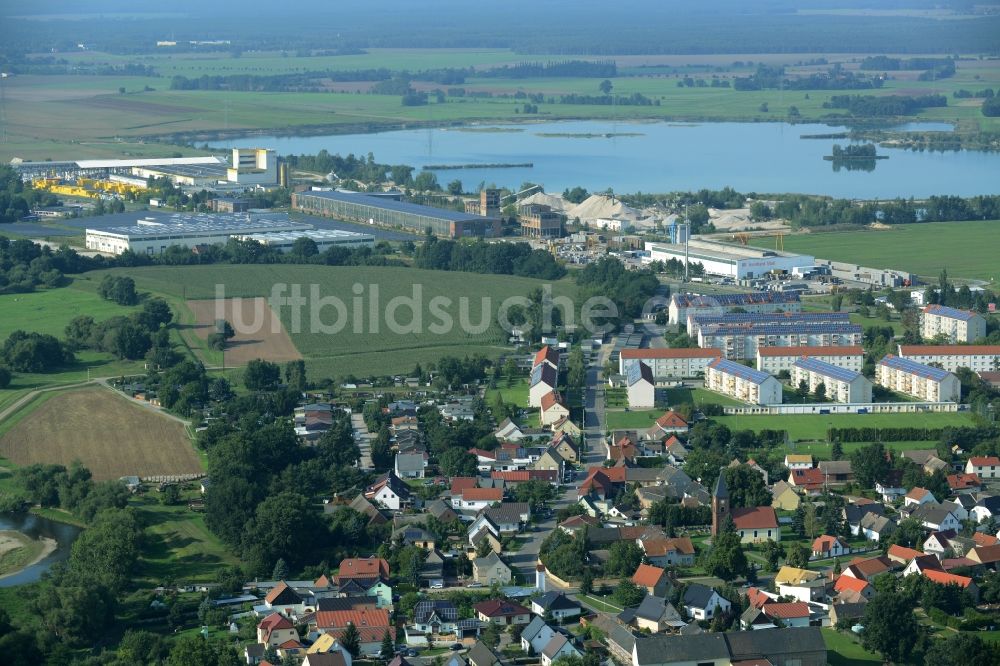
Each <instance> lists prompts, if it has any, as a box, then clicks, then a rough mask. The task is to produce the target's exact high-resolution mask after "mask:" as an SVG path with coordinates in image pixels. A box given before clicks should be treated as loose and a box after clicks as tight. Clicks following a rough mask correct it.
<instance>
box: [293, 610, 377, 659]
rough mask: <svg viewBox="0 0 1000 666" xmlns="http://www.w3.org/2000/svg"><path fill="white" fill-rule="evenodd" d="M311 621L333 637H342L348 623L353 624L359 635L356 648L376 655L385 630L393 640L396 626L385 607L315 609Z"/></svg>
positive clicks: (317, 629)
mask: <svg viewBox="0 0 1000 666" xmlns="http://www.w3.org/2000/svg"><path fill="white" fill-rule="evenodd" d="M313 623H314V624H315V626H316V631H318V632H319V633H321V634H329V635H331V636H332V637H333V638H335V639H340V638H342V637H343V635H344V632H345V631H346V630H347V627H348V625H354V627H355V629H357V631H358V635H359V644H358V649H359V652H360V654H363V655H372V656H374V655H377V654H378V653H379V652H380V651H381V649H382V638H383V637H384V636H385V634H386V632H388V633H389V637H390V638H392V639H393V640H395V636H396V627H395V626H393V625H392V623H391V622H390V621H389V611H388V610H386V609H385V608H378V609H374V610H372V609H363V610H345V611H317V612H316V614H315V615H314V616H313V619H312V621H311V623H310V624H313Z"/></svg>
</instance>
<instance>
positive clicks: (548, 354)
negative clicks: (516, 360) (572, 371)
mask: <svg viewBox="0 0 1000 666" xmlns="http://www.w3.org/2000/svg"><path fill="white" fill-rule="evenodd" d="M559 361H560V354H559V350H558V349H556V348H555V347H550V346H549V345H544V346H543V347H542V348H541V349H539V350H538V351H537V352H535V357H534V358H533V359H532V361H531V367H532V368H537V367H538V366H540V365H547V366H549V367H550V368H552V369H553V370H558V369H559Z"/></svg>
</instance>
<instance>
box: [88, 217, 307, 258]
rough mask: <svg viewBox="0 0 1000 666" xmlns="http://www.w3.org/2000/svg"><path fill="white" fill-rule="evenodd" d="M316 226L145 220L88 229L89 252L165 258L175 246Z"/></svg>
mask: <svg viewBox="0 0 1000 666" xmlns="http://www.w3.org/2000/svg"><path fill="white" fill-rule="evenodd" d="M312 228H313V227H312V225H310V224H303V223H301V222H292V221H291V220H289V219H288V216H287V215H268V216H250V215H214V214H213V215H209V214H206V213H201V214H187V213H177V214H175V215H171V216H169V217H167V218H166V219H163V218H162V217H161V218H145V219H138V220H136V223H135V225H132V226H120V227H107V228H105V229H87V231H86V245H87V249H88V250H96V251H98V252H106V253H108V254H114V255H119V254H121V253H123V252H125V251H126V250H131V251H132V252H134V253H136V254H147V255H153V254H162V253H163V252H164V251H166V249H167V248H168V247H170V246H172V245H181V246H184V247H194V246H196V245H216V244H224V243H226V242H227V241H228V240H229V239H230V238H232V237H233V236H246V235H250V234H265V233H275V232H301V231H306V230H310V229H312Z"/></svg>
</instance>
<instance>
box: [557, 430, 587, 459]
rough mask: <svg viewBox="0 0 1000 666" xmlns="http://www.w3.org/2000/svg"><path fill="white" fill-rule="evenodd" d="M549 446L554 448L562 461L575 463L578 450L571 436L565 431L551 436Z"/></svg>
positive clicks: (578, 455) (578, 456) (578, 457)
mask: <svg viewBox="0 0 1000 666" xmlns="http://www.w3.org/2000/svg"><path fill="white" fill-rule="evenodd" d="M549 448H552V449H554V450H555V452H556V453H558V454H559V457H561V458H562V459H563V460H564V461H569V462H571V463H575V462H577V461H578V460H579V459H580V450H579V448H577V446H576V444H574V443H573V437H572V436H571V435H569V434H568V433H566V432H565V431H563V432H561V433H559V434H558V435H556V436H555V437H553V438H552V441H551V442H550V443H549Z"/></svg>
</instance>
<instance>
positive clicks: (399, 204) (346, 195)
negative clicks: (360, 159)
mask: <svg viewBox="0 0 1000 666" xmlns="http://www.w3.org/2000/svg"><path fill="white" fill-rule="evenodd" d="M298 196H299V197H300V198H305V197H316V198H319V199H332V200H334V201H343V202H345V203H352V204H357V205H360V206H374V207H376V208H383V209H385V210H392V211H396V212H398V213H410V214H412V215H423V216H425V217H431V218H437V219H440V220H448V221H450V222H466V221H468V220H479V221H482V220H483V219H484V218H483V217H481V216H479V215H471V214H469V213H459V212H458V211H455V210H446V209H444V208H433V207H431V206H422V205H420V204H415V203H408V202H405V201H394V200H392V199H387V198H384V197H373V196H370V195H367V194H361V193H357V192H336V191H331V192H300V193H299V194H298Z"/></svg>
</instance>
